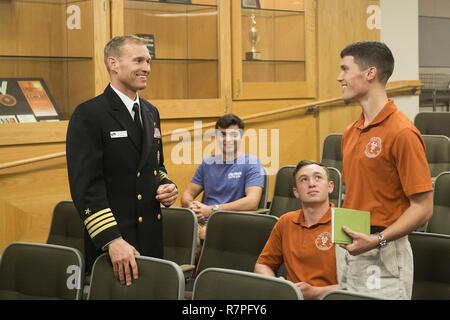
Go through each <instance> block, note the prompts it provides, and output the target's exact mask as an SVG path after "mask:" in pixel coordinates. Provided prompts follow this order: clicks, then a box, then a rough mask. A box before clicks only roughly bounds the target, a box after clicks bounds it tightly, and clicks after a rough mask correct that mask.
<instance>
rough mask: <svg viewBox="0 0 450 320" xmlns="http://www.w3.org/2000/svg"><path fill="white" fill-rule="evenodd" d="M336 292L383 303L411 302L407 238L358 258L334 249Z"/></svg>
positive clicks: (344, 251)
mask: <svg viewBox="0 0 450 320" xmlns="http://www.w3.org/2000/svg"><path fill="white" fill-rule="evenodd" d="M336 262H337V274H338V281H339V285H340V288H341V289H343V290H349V291H355V292H358V293H364V294H370V295H374V296H377V297H380V298H383V299H391V300H400V299H403V300H406V299H411V294H412V284H413V255H412V250H411V245H410V243H409V241H408V237H407V236H405V237H403V238H400V239H397V240H395V241H392V242H388V244H387V246H385V247H384V248H382V249H378V248H377V249H373V250H371V251H368V252H365V253H363V254H360V255H358V256H352V255H350V254H349V253H348V252H347V250H345V249H343V248H341V247H340V246H336Z"/></svg>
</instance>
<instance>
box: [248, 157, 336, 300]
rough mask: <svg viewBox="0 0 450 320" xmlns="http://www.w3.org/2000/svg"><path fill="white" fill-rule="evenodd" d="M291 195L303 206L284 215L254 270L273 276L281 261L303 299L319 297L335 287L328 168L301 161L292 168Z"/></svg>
mask: <svg viewBox="0 0 450 320" xmlns="http://www.w3.org/2000/svg"><path fill="white" fill-rule="evenodd" d="M293 178H294V185H295V188H294V195H295V197H296V198H297V199H299V201H300V205H301V207H302V209H300V210H297V211H292V212H288V213H285V214H283V215H282V216H281V217H280V220H279V221H278V222H277V224H276V225H275V226H274V228H273V230H272V233H271V234H270V237H269V239H268V240H267V243H266V245H265V247H264V249H263V251H262V252H261V254H260V256H259V258H258V260H257V261H256V265H255V272H256V273H260V274H264V275H269V276H273V277H275V275H276V272H277V271H278V268H279V267H280V265H281V264H282V263H283V262H284V264H285V266H286V270H287V279H288V280H290V281H292V282H294V283H295V284H296V286H297V287H298V288H299V290H300V291H301V292H302V294H303V297H304V298H305V299H319V298H320V297H322V296H323V295H324V294H325V293H327V292H328V291H332V290H336V289H338V285H337V276H336V256H335V247H334V245H333V244H332V243H331V205H330V201H329V194H330V193H331V192H333V188H334V184H333V181H330V174H329V172H328V168H327V167H325V166H323V165H322V164H319V163H317V162H314V161H300V163H299V164H298V165H297V167H296V168H295V171H294V177H293Z"/></svg>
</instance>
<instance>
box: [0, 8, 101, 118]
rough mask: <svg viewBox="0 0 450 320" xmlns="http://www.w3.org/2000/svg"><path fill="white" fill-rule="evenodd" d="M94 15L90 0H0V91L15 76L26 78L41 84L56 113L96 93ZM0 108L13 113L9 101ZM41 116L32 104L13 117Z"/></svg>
mask: <svg viewBox="0 0 450 320" xmlns="http://www.w3.org/2000/svg"><path fill="white" fill-rule="evenodd" d="M93 16H94V6H93V1H92V0H79V1H69V0H67V1H63V0H59V1H57V0H39V1H36V0H10V1H0V42H1V45H0V88H1V92H0V95H4V96H5V95H6V94H8V92H9V90H12V86H13V84H12V81H13V80H14V79H16V78H18V79H22V80H27V79H30V80H32V81H34V82H32V83H34V84H35V85H37V86H39V83H41V84H42V86H46V89H47V90H46V91H47V94H48V95H49V96H51V97H53V101H54V104H55V108H56V109H57V110H58V113H59V114H60V119H68V118H69V117H70V115H71V113H72V111H73V109H74V108H75V107H76V106H77V105H78V104H79V103H81V102H83V101H85V100H87V99H89V98H92V97H93V96H94V95H95V85H94V83H95V78H94V72H93V70H94V59H93V57H94V46H93V43H94V31H93V30H94V26H93V23H94V19H93ZM8 82H9V83H8ZM8 84H9V85H8ZM36 92H37V91H36ZM42 92H43V91H42ZM37 95H40V94H39V93H34V97H35V98H36V97H37ZM10 96H14V95H13V94H10ZM19 98H20V97H14V99H19ZM37 98H39V97H37ZM41 104H42V103H41ZM2 108H3V111H2V110H1V109H2ZM5 112H6V113H11V114H13V113H15V110H14V106H11V107H10V109H9V110H8V111H5V105H0V113H1V114H3V115H4V114H5ZM21 112H22V111H21ZM33 112H34V114H33ZM19 113H20V112H19ZM22 113H23V112H22ZM43 119H44V118H42V119H41V117H40V116H39V113H37V112H36V110H35V109H33V108H32V109H31V110H30V114H29V115H27V116H23V117H19V118H18V122H22V120H23V122H34V121H40V120H43Z"/></svg>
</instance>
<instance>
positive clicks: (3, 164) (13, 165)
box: [0, 152, 66, 170]
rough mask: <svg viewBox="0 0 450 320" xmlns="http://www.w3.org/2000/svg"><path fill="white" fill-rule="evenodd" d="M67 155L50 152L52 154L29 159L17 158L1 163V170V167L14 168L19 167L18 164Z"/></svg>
mask: <svg viewBox="0 0 450 320" xmlns="http://www.w3.org/2000/svg"><path fill="white" fill-rule="evenodd" d="M65 156H66V153H65V152H56V153H50V154H46V155H44V156H39V157H34V158H28V159H23V160H17V161H12V162H6V163H0V170H1V169H8V168H13V167H18V166H22V165H25V164H30V163H34V162H40V161H45V160H51V159H56V158H61V157H65Z"/></svg>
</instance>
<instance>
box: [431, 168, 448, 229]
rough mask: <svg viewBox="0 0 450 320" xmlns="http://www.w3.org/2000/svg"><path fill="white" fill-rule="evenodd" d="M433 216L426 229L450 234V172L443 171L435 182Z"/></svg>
mask: <svg viewBox="0 0 450 320" xmlns="http://www.w3.org/2000/svg"><path fill="white" fill-rule="evenodd" d="M433 196H434V205H433V216H432V217H431V219H430V220H429V221H428V226H427V229H426V231H427V232H429V233H440V234H447V235H450V172H443V173H441V174H440V175H438V176H437V177H436V181H435V183H434V195H433Z"/></svg>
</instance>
